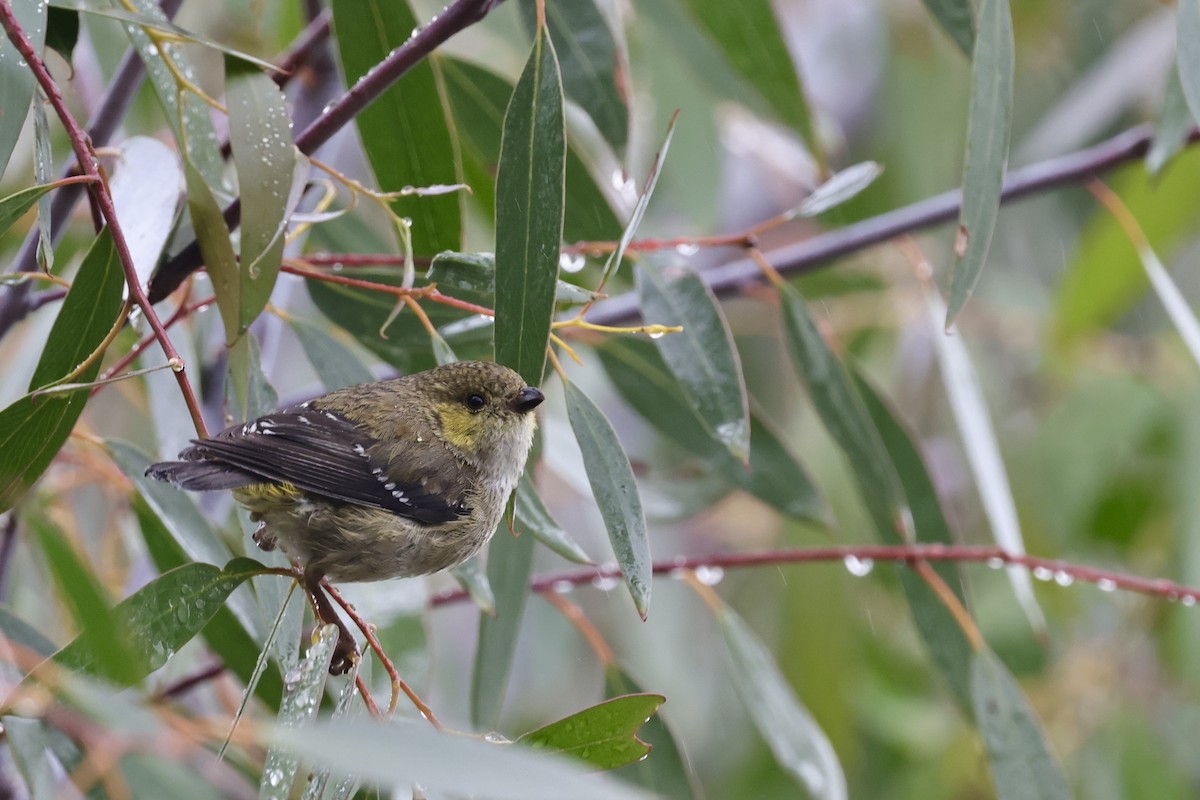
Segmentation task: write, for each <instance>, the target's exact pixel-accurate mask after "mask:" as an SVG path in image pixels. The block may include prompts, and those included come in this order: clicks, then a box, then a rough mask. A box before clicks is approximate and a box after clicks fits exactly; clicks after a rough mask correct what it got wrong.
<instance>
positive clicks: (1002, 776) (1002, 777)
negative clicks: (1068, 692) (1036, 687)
mask: <svg viewBox="0 0 1200 800" xmlns="http://www.w3.org/2000/svg"><path fill="white" fill-rule="evenodd" d="M971 694H972V698H973V700H974V706H975V721H976V723H977V724H978V725H979V733H980V736H982V737H983V743H984V747H985V749H986V750H987V756H988V764H989V765H990V766H991V769H992V780H993V781H994V782H995V784H996V794H997V796H998V797H999V798H1000V800H1010V798H1011V799H1012V800H1067V798H1070V797H1071V789H1070V787H1069V786H1068V785H1067V781H1066V778H1065V777H1063V774H1062V769H1061V767H1059V765H1058V762H1057V761H1055V759H1054V756H1053V755H1052V754H1051V753H1050V748H1049V745H1048V744H1047V743H1046V738H1045V735H1044V734H1043V733H1042V729H1041V726H1040V725H1038V721H1037V717H1035V716H1034V714H1033V710H1032V709H1031V708H1030V707H1029V703H1028V701H1027V700H1026V699H1025V695H1024V694H1023V693H1022V692H1021V687H1020V686H1018V685H1017V682H1016V681H1015V680H1013V677H1012V675H1010V674H1009V672H1008V670H1007V669H1006V668H1005V667H1004V664H1002V663H1001V662H1000V659H999V658H997V657H996V655H995V653H993V652H991V651H990V650H983V651H982V652H979V653H976V654H975V657H974V659H973V660H972V662H971Z"/></svg>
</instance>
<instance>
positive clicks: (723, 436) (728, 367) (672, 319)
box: [637, 264, 750, 462]
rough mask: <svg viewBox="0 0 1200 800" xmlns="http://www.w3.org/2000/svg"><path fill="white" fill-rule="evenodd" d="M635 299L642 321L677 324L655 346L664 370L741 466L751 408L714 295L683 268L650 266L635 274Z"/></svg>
mask: <svg viewBox="0 0 1200 800" xmlns="http://www.w3.org/2000/svg"><path fill="white" fill-rule="evenodd" d="M637 285H638V298H639V300H640V303H641V307H642V315H643V316H644V317H645V319H646V320H648V321H650V322H654V323H657V324H662V325H682V326H683V330H682V331H680V332H678V333H669V334H667V335H665V336H663V337H661V338H660V339H658V341H657V342H656V344H657V345H658V352H659V353H661V354H662V357H663V361H664V362H665V363H666V365H667V368H668V369H670V370H671V373H672V374H673V375H674V376H675V378H676V379H677V380H678V381H679V383H680V384H681V386H682V387H683V389H684V396H685V398H686V399H687V402H688V404H689V405H691V407H692V408H693V409H694V410H695V411H696V413H697V414H698V415H699V417H700V419H701V420H703V422H704V426H705V428H706V429H707V430H708V432H709V433H710V434H711V435H712V436H713V438H714V439H716V440H717V441H718V442H720V444H721V445H722V446H723V447H725V448H727V449H728V450H729V452H730V453H731V454H732V455H733V456H734V458H736V459H738V460H739V461H742V462H748V461H749V458H750V404H749V401H748V400H747V398H746V381H745V379H744V378H743V377H742V362H741V359H740V358H739V357H738V352H737V348H736V347H735V346H734V344H733V334H732V333H731V332H730V330H729V323H728V322H726V320H725V315H724V313H722V311H721V306H720V304H718V302H717V298H716V295H714V294H713V292H712V290H711V289H710V288H708V284H706V283H705V282H704V281H703V280H701V278H700V276H698V275H697V274H696V273H694V272H692V271H691V270H687V269H676V268H671V269H663V270H662V271H659V270H657V269H655V268H654V267H652V266H650V265H649V264H647V265H645V266H643V268H642V269H640V270H638V273H637Z"/></svg>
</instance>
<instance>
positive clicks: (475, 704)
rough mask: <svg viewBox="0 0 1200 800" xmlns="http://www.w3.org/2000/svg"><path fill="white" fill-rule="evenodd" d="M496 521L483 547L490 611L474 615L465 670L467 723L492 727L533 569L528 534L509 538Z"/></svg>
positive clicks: (505, 685) (497, 716) (497, 718)
mask: <svg viewBox="0 0 1200 800" xmlns="http://www.w3.org/2000/svg"><path fill="white" fill-rule="evenodd" d="M507 528H508V526H507V525H506V524H505V523H504V522H503V521H501V523H500V528H499V530H498V531H497V532H496V535H494V536H493V537H492V541H491V544H489V545H488V557H487V576H488V583H489V584H490V585H491V587H492V592H493V593H494V595H495V607H496V615H495V616H494V617H493V616H488V615H486V614H480V615H479V643H478V644H477V645H476V647H475V663H474V666H473V668H472V672H471V722H472V723H473V724H474V725H475V727H476V728H479V729H495V727H496V726H497V725H498V724H499V722H500V710H501V709H502V708H503V706H504V692H505V689H507V688H508V676H509V673H510V672H511V671H512V661H513V655H514V654H515V653H516V650H517V633H518V632H519V631H520V629H521V618H522V616H524V614H525V603H526V601H527V600H528V599H529V591H528V586H529V575H530V573H531V572H532V570H533V543H534V538H533V537H532V536H513V535H512V534H511V533H509V532H508V530H507Z"/></svg>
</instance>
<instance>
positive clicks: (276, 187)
mask: <svg viewBox="0 0 1200 800" xmlns="http://www.w3.org/2000/svg"><path fill="white" fill-rule="evenodd" d="M225 97H226V102H227V104H228V106H229V143H230V146H231V148H232V151H233V163H234V165H235V166H236V167H237V174H238V187H239V189H240V191H241V200H242V212H241V251H240V259H239V266H240V273H241V292H240V297H239V309H238V310H239V316H238V320H239V323H238V324H239V330H238V333H239V335H241V334H243V333H245V331H246V329H247V328H248V327H249V326H250V323H252V322H254V320H255V319H256V318H257V317H258V315H259V313H260V312H261V311H262V310H263V307H264V306H266V304H267V301H268V300H269V299H270V298H271V290H272V289H273V288H274V287H275V278H276V276H278V274H279V264H280V261H281V259H282V258H283V244H284V233H285V231H286V228H287V215H288V213H289V209H288V200H289V198H290V197H291V195H292V172H293V170H294V168H295V165H296V155H295V147H293V145H292V125H291V119H290V118H289V117H288V111H287V105H286V104H285V102H284V99H283V92H281V91H280V89H279V87H278V86H276V85H275V82H274V81H272V80H271V78H270V77H269V76H267V75H266V74H265V73H263V72H262V71H260V70H258V69H256V68H254V67H251V66H248V65H247V64H246V63H245V62H243V61H239V60H237V59H234V58H232V57H228V56H227V57H226V59H225Z"/></svg>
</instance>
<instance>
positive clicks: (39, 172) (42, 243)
mask: <svg viewBox="0 0 1200 800" xmlns="http://www.w3.org/2000/svg"><path fill="white" fill-rule="evenodd" d="M42 97H43V94H42V92H41V90H40V89H39V90H38V95H37V99H38V102H36V103H34V104H33V181H34V183H36V184H39V185H42V186H46V185H49V184H51V183H53V182H54V145H53V143H52V142H51V141H50V118H49V115H48V114H47V113H46V105H47V104H46V103H43V102H42ZM37 204H38V244H37V253H36V258H37V264H38V269H40V270H41V271H42V272H53V271H54V235H53V233H54V232H53V226H54V220H53V214H52V213H51V201H50V196H49V195H45V194H44V195H42V196H41V197H39V198H38V201H37Z"/></svg>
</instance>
